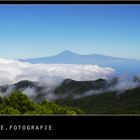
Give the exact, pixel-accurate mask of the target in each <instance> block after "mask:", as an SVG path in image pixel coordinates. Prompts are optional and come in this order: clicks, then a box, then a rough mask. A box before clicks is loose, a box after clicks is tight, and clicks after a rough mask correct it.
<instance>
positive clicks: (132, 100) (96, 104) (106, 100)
mask: <svg viewBox="0 0 140 140" xmlns="http://www.w3.org/2000/svg"><path fill="white" fill-rule="evenodd" d="M56 103H58V104H60V105H62V106H65V105H67V106H72V107H78V108H80V109H82V110H83V111H84V112H85V113H86V114H140V88H135V89H131V90H127V91H124V92H123V93H121V94H118V93H117V92H106V93H103V94H96V95H92V96H87V97H84V98H79V99H75V100H73V99H72V98H70V97H68V98H65V100H64V99H59V100H57V101H56Z"/></svg>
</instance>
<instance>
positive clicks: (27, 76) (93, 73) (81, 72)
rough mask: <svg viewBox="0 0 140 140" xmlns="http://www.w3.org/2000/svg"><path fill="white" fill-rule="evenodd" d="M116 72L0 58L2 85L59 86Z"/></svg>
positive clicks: (93, 67) (107, 75)
mask: <svg viewBox="0 0 140 140" xmlns="http://www.w3.org/2000/svg"><path fill="white" fill-rule="evenodd" d="M114 71H115V70H114V69H112V68H109V67H106V68H102V67H99V66H97V65H75V64H30V63H26V62H21V61H18V60H13V59H3V58H0V85H5V84H13V83H16V82H19V81H21V80H30V81H39V82H42V84H46V85H48V84H50V85H52V84H53V85H55V86H57V84H58V83H60V81H62V80H63V79H66V78H70V79H73V80H77V81H85V80H96V79H99V78H105V79H107V78H108V77H109V76H110V75H112V74H113V73H114Z"/></svg>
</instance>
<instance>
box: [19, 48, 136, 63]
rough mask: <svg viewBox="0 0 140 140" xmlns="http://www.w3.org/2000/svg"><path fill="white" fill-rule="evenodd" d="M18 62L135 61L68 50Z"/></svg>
mask: <svg viewBox="0 0 140 140" xmlns="http://www.w3.org/2000/svg"><path fill="white" fill-rule="evenodd" d="M19 60H21V61H26V62H30V63H34V64H36V63H48V64H50V63H62V64H93V63H95V62H96V61H111V60H116V61H126V60H127V61H128V60H129V61H132V60H133V61H134V60H135V59H127V58H117V57H112V56H106V55H101V54H87V55H84V54H79V53H74V52H71V51H69V50H65V51H63V52H60V53H59V54H57V55H54V56H48V57H39V58H29V59H19ZM135 61H137V60H135Z"/></svg>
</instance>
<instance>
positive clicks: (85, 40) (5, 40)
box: [0, 5, 140, 59]
mask: <svg viewBox="0 0 140 140" xmlns="http://www.w3.org/2000/svg"><path fill="white" fill-rule="evenodd" d="M63 50H71V51H74V52H77V53H81V54H91V53H97V54H105V55H110V56H117V57H127V58H139V59H140V5H22V6H21V5H9V6H8V5H7V6H6V5H5V6H4V5H0V57H5V58H30V57H41V56H50V55H54V54H57V53H59V52H61V51H63Z"/></svg>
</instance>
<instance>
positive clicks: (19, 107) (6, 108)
mask: <svg viewBox="0 0 140 140" xmlns="http://www.w3.org/2000/svg"><path fill="white" fill-rule="evenodd" d="M82 113H83V112H82V111H81V110H80V109H77V108H71V107H62V106H60V105H57V104H56V103H53V102H48V101H47V100H45V101H43V102H42V103H40V104H38V103H35V102H34V101H33V100H31V99H30V98H28V97H27V96H26V95H24V94H23V93H22V92H20V91H14V92H13V93H11V95H10V96H7V97H4V98H2V97H0V114H34V115H38V114H70V115H76V114H82Z"/></svg>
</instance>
